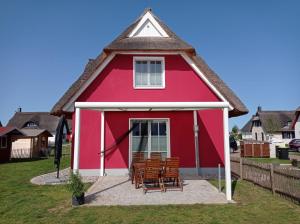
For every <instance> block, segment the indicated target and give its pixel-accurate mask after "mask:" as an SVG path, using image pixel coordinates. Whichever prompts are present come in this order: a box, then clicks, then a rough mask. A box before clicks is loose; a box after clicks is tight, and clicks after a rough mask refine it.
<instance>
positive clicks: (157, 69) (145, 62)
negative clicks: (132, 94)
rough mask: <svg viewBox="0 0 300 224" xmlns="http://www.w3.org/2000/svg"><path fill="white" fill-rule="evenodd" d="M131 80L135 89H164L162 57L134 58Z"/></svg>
mask: <svg viewBox="0 0 300 224" xmlns="http://www.w3.org/2000/svg"><path fill="white" fill-rule="evenodd" d="M133 62H134V65H133V66H134V71H133V80H134V88H135V89H156V88H157V89H161V88H165V63H164V58H163V57H134V59H133Z"/></svg>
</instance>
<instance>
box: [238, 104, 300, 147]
mask: <svg viewBox="0 0 300 224" xmlns="http://www.w3.org/2000/svg"><path fill="white" fill-rule="evenodd" d="M294 114H295V111H263V110H262V108H261V107H258V108H257V112H256V114H255V115H253V116H252V118H251V119H250V120H249V121H248V122H247V123H246V125H245V126H244V127H243V128H242V129H241V130H242V135H243V136H246V138H247V139H249V138H250V133H251V135H252V139H253V140H257V141H271V140H272V139H273V140H280V141H282V142H283V143H284V144H288V143H289V142H290V141H291V139H293V138H295V131H294V129H293V127H292V121H293V119H294Z"/></svg>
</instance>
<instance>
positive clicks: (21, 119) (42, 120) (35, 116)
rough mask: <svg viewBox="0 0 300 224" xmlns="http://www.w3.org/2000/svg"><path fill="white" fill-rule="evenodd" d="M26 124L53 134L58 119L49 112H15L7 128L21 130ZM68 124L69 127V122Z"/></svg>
mask: <svg viewBox="0 0 300 224" xmlns="http://www.w3.org/2000/svg"><path fill="white" fill-rule="evenodd" d="M28 122H34V123H35V124H37V129H40V130H47V131H49V132H51V133H55V131H56V127H57V125H58V122H59V117H57V116H54V115H51V114H50V113H49V112H16V113H15V114H14V116H13V117H12V118H11V119H10V120H9V121H8V124H7V126H11V127H16V128H18V129H22V130H23V128H24V127H25V125H26V124H27V123H28ZM68 123H69V125H71V122H70V121H69V122H68ZM69 127H70V126H69Z"/></svg>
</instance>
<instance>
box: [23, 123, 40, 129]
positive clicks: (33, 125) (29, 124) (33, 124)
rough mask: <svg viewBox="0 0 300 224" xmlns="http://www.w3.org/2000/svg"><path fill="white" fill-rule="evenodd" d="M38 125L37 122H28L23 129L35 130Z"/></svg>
mask: <svg viewBox="0 0 300 224" xmlns="http://www.w3.org/2000/svg"><path fill="white" fill-rule="evenodd" d="M37 126H38V124H37V122H34V121H28V122H27V123H26V124H25V125H24V128H35V127H37Z"/></svg>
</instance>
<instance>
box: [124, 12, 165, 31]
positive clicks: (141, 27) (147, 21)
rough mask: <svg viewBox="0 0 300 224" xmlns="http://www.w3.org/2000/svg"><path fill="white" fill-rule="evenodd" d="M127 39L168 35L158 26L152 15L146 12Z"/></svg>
mask: <svg viewBox="0 0 300 224" xmlns="http://www.w3.org/2000/svg"><path fill="white" fill-rule="evenodd" d="M148 29H149V30H148ZM128 37H169V35H168V34H167V33H166V31H165V30H164V29H163V28H162V27H161V25H159V23H158V22H157V21H156V19H155V18H154V17H153V16H152V14H151V13H150V12H146V13H145V15H144V16H143V17H142V19H141V20H140V21H139V23H138V24H137V25H136V27H135V28H134V29H133V30H132V31H131V32H130V34H129V35H128Z"/></svg>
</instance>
